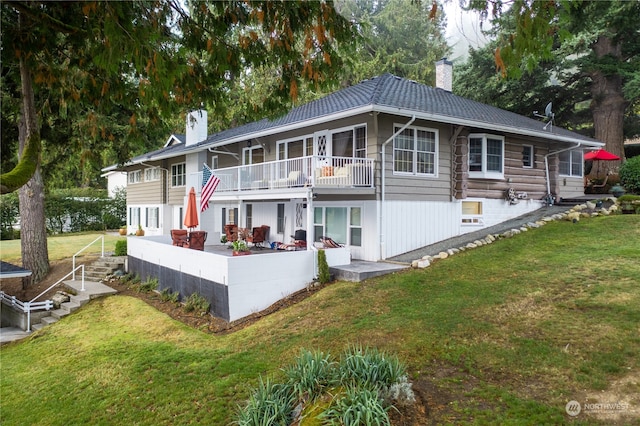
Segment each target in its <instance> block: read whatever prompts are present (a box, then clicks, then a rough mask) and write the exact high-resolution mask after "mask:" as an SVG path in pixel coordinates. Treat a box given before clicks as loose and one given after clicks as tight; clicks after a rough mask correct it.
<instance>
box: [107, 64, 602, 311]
mask: <svg viewBox="0 0 640 426" xmlns="http://www.w3.org/2000/svg"><path fill="white" fill-rule="evenodd" d="M436 69H437V75H438V77H437V81H438V84H437V86H438V87H435V88H434V87H429V86H425V85H422V84H419V83H416V82H414V81H409V80H406V79H403V78H399V77H396V76H394V75H391V74H384V75H381V76H379V77H375V78H372V79H370V80H366V81H363V82H361V83H359V84H357V85H354V86H352V87H348V88H345V89H342V90H339V91H337V92H335V93H332V94H330V95H328V96H325V97H324V98H321V99H319V100H316V101H313V102H310V103H308V104H305V105H302V106H299V107H297V108H294V109H293V110H291V111H290V112H289V113H288V114H286V115H285V116H283V117H280V118H278V119H275V120H266V119H265V120H261V121H257V122H253V123H249V124H246V125H243V126H239V127H236V128H232V129H228V130H225V131H222V132H219V133H216V134H213V135H208V136H207V132H206V125H207V114H206V111H196V112H193V113H191V114H190V115H189V117H188V119H187V128H186V135H185V137H184V138H181V137H179V136H172V137H170V138H169V140H168V141H167V143H166V144H165V146H164V147H163V148H161V149H159V150H157V151H154V152H150V153H148V154H144V155H141V156H139V157H136V158H133V159H132V160H131V161H130V162H129V163H128V164H126V165H125V166H123V167H120V168H117V167H115V166H113V167H112V168H107V169H105V171H109V170H116V169H117V170H123V171H126V172H127V174H128V185H127V205H128V226H129V228H130V229H129V230H130V231H132V230H134V229H136V228H137V227H138V224H141V225H142V227H143V228H145V231H146V235H147V236H157V237H158V238H159V239H160V238H165V239H166V238H167V236H168V234H169V232H170V229H175V228H182V227H183V226H182V219H183V217H184V211H185V206H186V199H187V193H188V191H189V189H190V188H191V187H194V188H195V189H196V191H197V196H198V197H199V196H200V188H201V186H202V168H203V164H207V165H208V166H209V167H211V168H212V169H213V173H214V175H215V176H217V177H218V178H219V179H220V184H219V185H218V187H217V189H216V191H215V193H214V194H213V196H212V197H211V200H210V204H211V206H212V208H209V209H207V210H206V211H204V212H202V213H201V215H200V225H199V229H201V230H204V231H207V232H208V239H207V243H206V244H207V245H220V244H221V243H220V242H219V241H220V236H221V235H222V234H223V233H224V226H225V225H226V224H236V225H238V226H239V227H243V228H249V229H251V228H253V227H256V226H261V225H267V226H269V229H270V232H269V235H268V240H269V241H272V242H274V241H277V242H282V243H288V242H291V239H292V235H294V234H295V233H296V231H297V230H304V231H306V238H307V247H308V248H309V250H308V251H310V252H312V251H313V248H314V247H315V246H317V245H318V241H319V238H320V237H321V236H329V237H331V238H332V239H333V240H335V241H337V242H338V243H340V244H341V245H344V251H346V252H347V253H348V255H347V257H346V262H347V263H348V262H349V257H350V258H351V259H359V260H366V261H381V260H385V259H388V258H391V257H393V256H395V255H399V254H402V253H405V252H408V251H411V250H414V249H416V248H420V247H423V246H426V245H429V244H432V243H435V242H437V241H441V240H444V239H447V238H450V237H453V236H456V235H460V234H463V233H466V232H470V231H475V230H478V229H481V228H483V227H488V226H492V225H495V224H497V223H500V222H503V221H505V220H508V219H510V218H513V217H517V216H520V215H522V214H525V213H527V212H530V211H532V210H535V209H538V208H540V207H542V206H543V205H545V204H546V203H548V202H550V201H551V200H552V199H553V198H555V199H559V198H572V197H576V196H581V195H584V188H583V170H582V168H583V150H584V149H593V148H599V147H601V146H602V145H603V144H602V143H601V142H598V141H596V140H594V139H591V138H588V137H585V136H582V135H580V134H577V133H574V132H570V131H567V130H565V129H562V128H558V127H555V126H552V125H546V124H545V123H544V122H543V121H540V120H536V119H531V118H527V117H524V116H521V115H518V114H514V113H511V112H508V111H504V110H501V109H498V108H494V107H491V106H488V105H484V104H481V103H478V102H475V101H472V100H469V99H465V98H462V97H459V96H456V95H454V94H453V93H452V92H451V76H452V65H451V63H450V62H448V61H446V60H442V61H439V62H438V64H437V66H436ZM551 197H553V198H551ZM130 240H131V239H130ZM145 240H147V242H150V241H151V240H149V239H148V238H147V237H145ZM131 244H133V245H134V247H133V248H132V246H131ZM136 244H142V242H140V241H138V240H135V242H133V241H132V243H130V245H129V246H130V253H129V256H130V265H132V264H133V265H135V264H136V261H135V260H134V261H133V262H132V261H131V258H132V252H131V250H133V251H134V252H135V251H136V250H138V249H136V248H135V245H136ZM140 250H141V251H140V252H139V253H141V254H140V255H141V256H143V257H144V256H145V255H146V254H147V253H149V251H148V250H150V248H149V247H145V248H144V249H142V248H140ZM336 250H341V249H336ZM330 251H331V250H327V252H330ZM183 252H184V251H183ZM175 253H179V252H175ZM298 253H299V252H296V253H291V254H292V255H293V254H296V255H297V254H298ZM199 255H200V254H199ZM314 256H315V254H314ZM336 256H337V259H335V260H334V261H338V262H345V257H344V256H338V255H336ZM133 257H134V258H136V257H135V255H134V256H133ZM260 257H262V256H260ZM146 258H148V256H147V257H146ZM248 258H250V259H247V260H243V262H258V260H257V258H258V256H253V257H252V256H248ZM251 258H253V259H251ZM137 259H138V260H139V259H140V258H139V257H138V258H137ZM202 261H204V262H206V261H205V260H202ZM235 261H236V260H235V259H234V260H233V262H235ZM159 262H160V264H162V262H163V261H161V260H149V261H147V260H145V261H144V262H143V263H144V264H145V265H147V266H149V265H157V264H159ZM228 262H231V261H228ZM309 262H311V263H309ZM313 262H314V260H309V261H306V260H305V261H304V262H303V263H304V264H306V265H309V264H311V265H315V263H313ZM227 265H230V264H227ZM247 265H249V264H246V265H244V266H245V267H246V266H247ZM287 265H289V266H288V267H292V265H291V263H290V262H288V263H287ZM147 266H144V267H143V266H141V267H140V268H141V269H144V268H147ZM183 266H184V265H182V266H180V267H182V268H183V269H179V267H178V266H176V268H178V270H179V271H184V267H183ZM260 267H264V266H263V265H262V266H260ZM151 269H153V267H151ZM256 270H257V269H254V272H255V271H256ZM174 271H175V269H174ZM227 272H230V270H227ZM279 272H280V273H281V274H282V269H280V271H279ZM314 272H315V271H312V272H311V274H312V275H311V277H312V276H313V273H314ZM192 274H195V275H197V274H202V271H200V272H193V271H192ZM216 279H217V281H216ZM216 279H213V280H211V282H212V283H216V285H220V286H222V287H220V288H218V290H216V291H217V295H218V296H220V295H221V294H223V293H225V291H226V292H227V293H225V296H224V297H228V298H232V296H231V295H230V292H231V290H230V287H229V286H232V285H234V284H233V283H232V282H231V281H227V280H229V279H231V278H230V276H228V275H224V274H223V275H222V276H218V277H217V278H216ZM276 281H277V280H276ZM307 282H308V281H307ZM225 286H226V287H225ZM297 286H298V288H299V287H300V284H298V285H297ZM294 287H295V286H294ZM201 288H202V287H201ZM276 291H277V290H276ZM288 291H294V290H293V288H291V289H289V290H288ZM211 297H212V298H215V297H214V296H213V295H212V296H211ZM280 297H282V294H280ZM276 300H277V299H276ZM226 306H227V308H228V309H229V310H228V311H225V312H224V313H223V314H222V315H221V316H223V317H225V318H227V319H230V320H233V319H235V318H237V317H238V316H237V315H241V316H242V314H245V315H246V313H247V310H246V307H245V310H244V311H243V312H242V314H239V313H237V314H233V313H230V312H231V311H230V310H232V308H230V306H231V305H230V304H227V305H226ZM259 306H262V305H261V304H260V303H257V304H256V305H255V306H254V307H253V309H254V310H255V309H259ZM267 306H268V305H267ZM264 307H266V306H264ZM264 307H262V308H264ZM215 309H216V308H215V307H214V311H215ZM224 309H225V308H223V310H224ZM241 316H240V317H241Z"/></svg>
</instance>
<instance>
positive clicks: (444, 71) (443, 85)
mask: <svg viewBox="0 0 640 426" xmlns="http://www.w3.org/2000/svg"><path fill="white" fill-rule="evenodd" d="M436 87H437V88H439V89H443V90H446V91H447V92H451V90H452V89H453V62H451V61H447V58H442V59H440V60H439V61H438V62H436Z"/></svg>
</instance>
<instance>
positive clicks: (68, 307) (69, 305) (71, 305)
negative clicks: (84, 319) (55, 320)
mask: <svg viewBox="0 0 640 426" xmlns="http://www.w3.org/2000/svg"><path fill="white" fill-rule="evenodd" d="M80 306H82V305H81V304H80V303H78V302H72V301H71V298H69V301H68V302H64V303H61V304H60V309H62V310H65V311H67V312H68V313H71V312H75V311H77V310H78V309H80Z"/></svg>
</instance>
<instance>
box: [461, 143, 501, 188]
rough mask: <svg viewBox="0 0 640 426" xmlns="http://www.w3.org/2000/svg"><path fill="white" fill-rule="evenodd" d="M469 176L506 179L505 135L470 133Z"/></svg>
mask: <svg viewBox="0 0 640 426" xmlns="http://www.w3.org/2000/svg"><path fill="white" fill-rule="evenodd" d="M469 177H470V178H476V179H504V137H502V136H496V135H488V134H470V135H469Z"/></svg>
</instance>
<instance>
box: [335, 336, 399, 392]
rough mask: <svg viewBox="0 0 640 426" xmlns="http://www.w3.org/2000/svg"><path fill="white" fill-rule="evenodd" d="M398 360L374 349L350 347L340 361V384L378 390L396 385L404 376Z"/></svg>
mask: <svg viewBox="0 0 640 426" xmlns="http://www.w3.org/2000/svg"><path fill="white" fill-rule="evenodd" d="M406 374H407V373H406V369H405V367H404V366H403V365H402V363H400V361H399V360H398V358H396V357H394V356H388V355H386V354H385V353H384V352H379V351H378V350H376V349H371V348H362V347H361V346H350V347H349V349H348V350H347V351H346V352H345V353H344V355H343V356H342V359H341V360H340V382H341V383H342V384H344V385H349V384H358V385H360V386H366V387H370V388H374V389H378V390H382V389H386V388H388V387H389V386H391V385H392V384H394V383H398V382H400V381H401V380H402V378H403V377H405V376H406Z"/></svg>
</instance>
